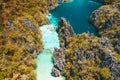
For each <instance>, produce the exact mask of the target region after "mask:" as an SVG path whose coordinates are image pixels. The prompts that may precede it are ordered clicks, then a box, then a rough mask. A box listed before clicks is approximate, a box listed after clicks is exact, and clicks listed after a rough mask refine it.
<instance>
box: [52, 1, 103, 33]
mask: <svg viewBox="0 0 120 80" xmlns="http://www.w3.org/2000/svg"><path fill="white" fill-rule="evenodd" d="M100 6H101V4H99V3H96V2H93V1H91V0H74V1H73V2H70V3H64V4H62V5H59V6H58V7H57V8H56V9H54V10H51V11H50V13H51V14H52V15H53V16H54V17H56V18H57V20H59V19H60V17H65V18H66V19H67V21H69V23H70V24H71V25H72V26H73V29H74V30H75V32H76V33H77V34H80V33H83V32H90V33H93V34H94V35H97V31H96V29H95V28H94V27H93V26H92V25H91V24H90V22H89V18H90V15H91V13H92V12H93V11H94V10H95V9H97V8H98V7H100Z"/></svg>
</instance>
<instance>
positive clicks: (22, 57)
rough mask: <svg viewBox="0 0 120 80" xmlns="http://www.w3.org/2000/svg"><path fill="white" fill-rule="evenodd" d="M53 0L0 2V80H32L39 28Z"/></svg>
mask: <svg viewBox="0 0 120 80" xmlns="http://www.w3.org/2000/svg"><path fill="white" fill-rule="evenodd" d="M57 3H58V2H57V0H0V80H17V79H19V80H35V79H36V75H35V72H34V70H35V68H36V62H35V60H34V59H35V57H36V56H37V54H38V53H40V52H41V51H42V49H43V44H42V36H41V31H40V29H39V26H40V25H43V24H47V23H49V21H48V20H47V19H46V14H47V13H48V11H49V10H50V9H53V8H54V7H55V6H57Z"/></svg>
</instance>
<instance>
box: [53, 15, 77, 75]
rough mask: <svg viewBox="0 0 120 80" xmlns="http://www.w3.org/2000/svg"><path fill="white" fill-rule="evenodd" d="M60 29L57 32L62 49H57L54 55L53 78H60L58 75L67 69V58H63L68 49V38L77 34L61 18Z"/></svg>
mask: <svg viewBox="0 0 120 80" xmlns="http://www.w3.org/2000/svg"><path fill="white" fill-rule="evenodd" d="M58 25H59V28H58V29H57V32H58V33H59V36H60V41H61V42H60V46H61V48H60V49H57V48H55V50H54V53H53V60H54V68H53V70H52V75H53V76H60V75H58V74H59V73H60V72H61V71H63V70H64V68H65V64H66V63H65V58H64V57H65V56H63V54H64V52H65V47H66V38H67V37H72V36H73V35H74V34H75V33H74V30H73V28H72V26H71V25H70V24H69V23H68V22H67V21H66V20H65V18H63V17H62V18H61V19H60V20H59V22H58Z"/></svg>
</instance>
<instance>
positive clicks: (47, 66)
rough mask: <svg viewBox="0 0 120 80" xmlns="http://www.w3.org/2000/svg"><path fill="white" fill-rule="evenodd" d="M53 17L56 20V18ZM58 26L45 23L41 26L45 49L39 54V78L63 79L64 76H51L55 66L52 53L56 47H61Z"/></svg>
mask: <svg viewBox="0 0 120 80" xmlns="http://www.w3.org/2000/svg"><path fill="white" fill-rule="evenodd" d="M51 18H52V21H53V22H54V20H55V18H53V17H50V19H51ZM56 28H57V26H55V25H54V24H52V23H51V24H49V25H43V26H42V27H40V30H41V31H42V37H43V44H44V50H43V52H42V53H40V54H39V55H38V56H37V59H36V61H37V69H36V72H37V80H63V79H64V78H63V77H53V76H51V70H52V67H53V61H52V54H53V51H54V48H55V47H56V48H60V42H59V37H58V34H57V32H56V30H55V29H56Z"/></svg>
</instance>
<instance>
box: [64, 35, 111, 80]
mask: <svg viewBox="0 0 120 80" xmlns="http://www.w3.org/2000/svg"><path fill="white" fill-rule="evenodd" d="M66 39H67V42H66V44H68V45H67V46H66V50H65V53H64V55H63V56H65V60H66V66H65V69H64V70H63V71H62V75H64V76H65V77H66V80H101V79H102V80H112V76H110V75H111V71H110V70H109V68H106V67H103V66H102V65H103V62H104V60H105V55H107V54H108V50H107V49H106V48H105V45H103V44H101V43H100V41H104V40H105V39H104V38H97V37H94V36H90V35H88V34H86V33H84V34H81V35H75V36H73V37H67V38H66ZM106 44H107V43H106ZM103 47H104V48H103ZM106 47H107V46H106ZM111 50H112V48H111ZM95 55H96V56H95Z"/></svg>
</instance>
